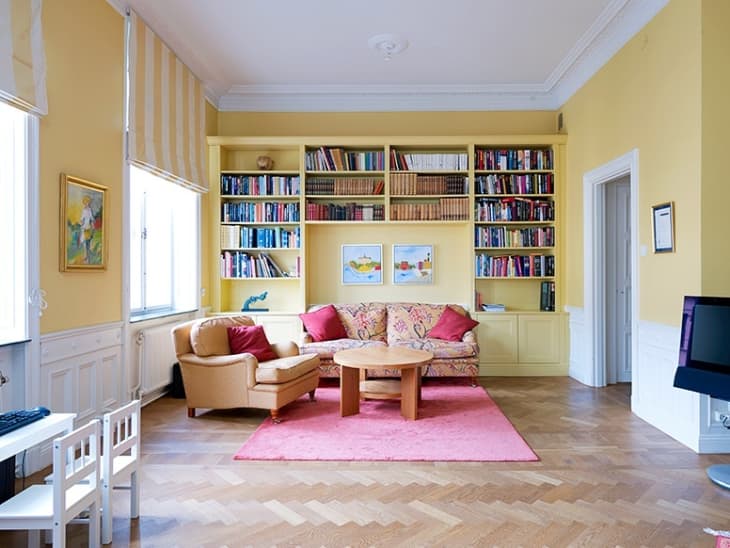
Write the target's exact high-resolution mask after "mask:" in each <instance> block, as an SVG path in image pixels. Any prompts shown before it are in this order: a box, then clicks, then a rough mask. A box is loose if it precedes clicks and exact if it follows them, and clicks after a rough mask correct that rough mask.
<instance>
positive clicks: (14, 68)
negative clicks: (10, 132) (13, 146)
mask: <svg viewBox="0 0 730 548" xmlns="http://www.w3.org/2000/svg"><path fill="white" fill-rule="evenodd" d="M41 4H42V0H0V100H2V101H5V102H6V103H9V104H11V105H13V106H14V107H18V108H20V109H22V110H25V111H26V112H31V113H34V114H48V99H47V97H46V55H45V52H44V50H43V30H42V28H41Z"/></svg>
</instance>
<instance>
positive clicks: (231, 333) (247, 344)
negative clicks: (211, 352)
mask: <svg viewBox="0 0 730 548" xmlns="http://www.w3.org/2000/svg"><path fill="white" fill-rule="evenodd" d="M228 344H230V346H231V354H242V353H244V352H250V353H251V354H253V355H254V356H256V359H257V360H258V361H260V362H266V361H269V360H275V359H276V358H278V357H279V356H277V354H276V352H274V351H273V350H272V349H271V343H269V339H267V338H266V333H264V326H263V325H252V326H245V325H242V326H238V327H229V328H228Z"/></svg>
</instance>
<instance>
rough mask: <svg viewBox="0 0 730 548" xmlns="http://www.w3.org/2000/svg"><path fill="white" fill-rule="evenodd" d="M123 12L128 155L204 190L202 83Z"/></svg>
mask: <svg viewBox="0 0 730 548" xmlns="http://www.w3.org/2000/svg"><path fill="white" fill-rule="evenodd" d="M0 1H2V0H0ZM129 17H130V25H129V63H130V66H129V122H128V123H129V148H128V150H129V160H130V161H131V162H132V163H134V164H135V165H137V166H139V167H141V168H143V169H146V170H148V171H152V172H153V173H155V174H156V175H160V176H162V177H165V178H166V179H169V180H172V181H174V182H176V183H179V184H182V185H184V186H186V187H188V188H192V189H194V190H197V191H199V192H207V191H208V177H207V171H206V168H205V166H206V150H207V149H206V141H205V97H204V94H203V86H202V84H201V82H200V80H199V79H198V78H197V77H196V76H195V75H194V74H193V73H192V72H191V71H190V69H189V68H188V67H186V66H185V65H184V64H183V63H182V62H181V61H180V59H178V57H177V56H176V55H175V53H174V52H173V51H172V50H171V49H170V48H168V47H167V45H165V43H164V42H163V41H162V40H160V38H159V37H158V36H157V35H156V34H155V33H154V32H153V31H152V29H150V28H149V27H148V26H147V25H146V24H145V22H144V21H143V20H142V18H141V17H139V16H138V15H137V14H136V13H134V12H131V13H130V15H129Z"/></svg>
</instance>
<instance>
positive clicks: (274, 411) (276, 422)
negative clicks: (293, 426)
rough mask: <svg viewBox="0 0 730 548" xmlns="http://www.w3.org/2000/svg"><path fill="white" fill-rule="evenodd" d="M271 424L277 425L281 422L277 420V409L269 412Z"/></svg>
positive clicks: (279, 419)
mask: <svg viewBox="0 0 730 548" xmlns="http://www.w3.org/2000/svg"><path fill="white" fill-rule="evenodd" d="M271 422H273V423H274V424H279V423H280V422H281V418H279V410H278V409H272V410H271Z"/></svg>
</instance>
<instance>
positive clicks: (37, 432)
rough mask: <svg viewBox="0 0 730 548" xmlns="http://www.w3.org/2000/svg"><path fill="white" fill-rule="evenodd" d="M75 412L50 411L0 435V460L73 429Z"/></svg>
mask: <svg viewBox="0 0 730 548" xmlns="http://www.w3.org/2000/svg"><path fill="white" fill-rule="evenodd" d="M74 418H76V413H51V414H50V415H48V416H47V417H43V418H42V419H41V420H38V421H35V422H32V423H30V424H27V425H25V426H23V427H22V428H18V429H17V430H13V431H12V432H8V433H7V434H5V435H3V436H0V461H4V460H5V459H7V458H10V457H14V456H15V455H17V454H18V453H22V452H23V451H25V450H26V449H30V448H31V447H33V446H34V445H38V444H39V443H41V442H43V441H45V440H47V439H51V438H57V437H58V436H59V435H63V434H68V433H69V432H71V431H72V430H73V429H74Z"/></svg>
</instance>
